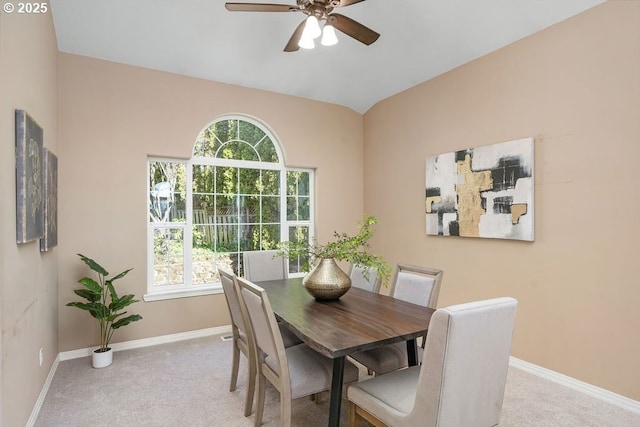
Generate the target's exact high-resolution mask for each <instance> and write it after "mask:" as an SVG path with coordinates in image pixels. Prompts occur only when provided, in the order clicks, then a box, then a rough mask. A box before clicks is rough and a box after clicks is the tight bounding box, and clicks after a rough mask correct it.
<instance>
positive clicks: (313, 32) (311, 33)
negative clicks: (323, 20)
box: [302, 15, 322, 40]
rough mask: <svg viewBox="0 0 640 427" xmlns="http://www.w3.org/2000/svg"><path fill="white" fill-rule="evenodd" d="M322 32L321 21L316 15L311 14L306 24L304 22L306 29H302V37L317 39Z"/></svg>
mask: <svg viewBox="0 0 640 427" xmlns="http://www.w3.org/2000/svg"><path fill="white" fill-rule="evenodd" d="M320 34H322V31H320V23H318V18H316V17H315V16H314V15H309V17H308V18H307V22H306V24H304V30H302V38H305V36H306V37H307V38H310V39H311V40H313V39H317V38H318V37H320Z"/></svg>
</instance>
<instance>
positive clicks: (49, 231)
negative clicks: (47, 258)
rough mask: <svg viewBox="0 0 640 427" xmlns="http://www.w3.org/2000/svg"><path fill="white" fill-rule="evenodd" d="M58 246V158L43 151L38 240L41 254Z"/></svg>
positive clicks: (45, 150)
mask: <svg viewBox="0 0 640 427" xmlns="http://www.w3.org/2000/svg"><path fill="white" fill-rule="evenodd" d="M57 244H58V158H57V157H56V155H55V154H53V153H52V152H51V151H49V150H48V149H47V148H46V147H45V149H44V237H43V238H42V239H40V250H41V251H43V252H46V251H48V250H49V249H51V248H54V247H55V246H57Z"/></svg>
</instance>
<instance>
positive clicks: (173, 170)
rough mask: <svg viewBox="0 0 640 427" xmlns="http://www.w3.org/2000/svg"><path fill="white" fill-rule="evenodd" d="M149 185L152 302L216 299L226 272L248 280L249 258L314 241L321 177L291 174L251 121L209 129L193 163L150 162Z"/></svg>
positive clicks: (264, 131) (295, 266)
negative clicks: (287, 243)
mask: <svg viewBox="0 0 640 427" xmlns="http://www.w3.org/2000/svg"><path fill="white" fill-rule="evenodd" d="M148 183H149V203H148V206H149V215H148V216H149V220H148V245H147V253H148V257H147V258H148V271H147V273H148V274H147V278H148V279H147V283H148V285H147V294H146V295H145V299H146V300H152V299H164V298H171V297H179V296H192V295H194V294H196V295H197V294H206V293H212V292H214V291H215V290H219V289H220V285H219V275H218V272H217V267H218V266H220V267H222V268H227V269H232V270H234V271H235V272H236V274H239V275H243V273H244V271H243V265H242V254H243V253H244V252H246V251H258V250H268V249H274V248H275V247H276V245H277V243H278V242H280V241H283V240H288V239H289V236H291V238H292V239H300V238H303V239H310V238H311V237H312V236H313V229H312V224H313V222H312V218H311V216H312V212H313V210H312V204H313V194H312V193H313V185H312V183H313V171H312V170H309V169H287V168H286V167H285V165H284V161H283V156H282V150H281V149H280V145H279V144H278V142H277V141H276V139H275V137H274V136H273V134H272V133H271V132H270V131H269V130H268V128H266V127H265V126H264V125H262V124H261V123H259V122H257V121H255V120H253V119H250V118H247V117H239V116H230V117H223V118H220V119H217V120H216V121H214V122H213V123H211V124H210V125H208V126H206V127H205V128H204V129H203V130H202V131H201V132H200V134H199V135H198V137H197V139H196V142H195V144H194V148H193V153H192V157H191V159H189V160H178V159H162V158H150V159H149V161H148ZM300 272H301V269H300V265H299V263H297V262H291V263H290V273H291V275H292V276H293V275H296V273H300Z"/></svg>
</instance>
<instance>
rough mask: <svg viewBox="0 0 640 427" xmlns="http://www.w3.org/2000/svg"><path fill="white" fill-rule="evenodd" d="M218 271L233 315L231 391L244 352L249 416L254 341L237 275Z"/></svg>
mask: <svg viewBox="0 0 640 427" xmlns="http://www.w3.org/2000/svg"><path fill="white" fill-rule="evenodd" d="M218 273H220V282H221V283H222V290H223V291H224V297H225V300H226V301H227V307H228V308H229V314H230V315H231V332H232V335H233V356H232V357H233V358H232V366H231V384H230V386H229V391H235V389H236V385H237V381H238V369H239V367H240V353H242V354H244V356H245V357H246V358H247V362H248V363H247V365H248V367H249V375H248V376H247V378H248V381H247V396H246V399H245V405H244V416H245V417H248V416H249V415H251V409H252V406H253V396H254V394H255V383H256V382H255V380H256V372H257V371H256V364H255V361H254V360H253V358H252V357H251V355H252V354H253V353H254V349H253V345H254V342H253V340H250V339H249V335H248V331H247V325H246V324H245V321H244V317H243V315H242V309H241V307H240V299H239V298H240V297H239V293H238V289H237V278H236V275H235V274H233V273H231V272H228V271H226V270H223V269H221V268H219V269H218Z"/></svg>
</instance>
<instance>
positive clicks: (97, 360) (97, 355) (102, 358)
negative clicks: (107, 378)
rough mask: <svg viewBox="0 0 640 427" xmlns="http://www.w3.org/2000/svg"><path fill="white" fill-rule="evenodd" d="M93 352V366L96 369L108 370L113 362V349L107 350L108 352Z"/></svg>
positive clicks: (96, 350)
mask: <svg viewBox="0 0 640 427" xmlns="http://www.w3.org/2000/svg"><path fill="white" fill-rule="evenodd" d="M98 350H99V349H95V350H93V353H92V354H91V366H93V367H94V368H106V367H107V366H109V365H111V363H112V362H113V350H111V347H109V348H107V351H102V352H101V351H98Z"/></svg>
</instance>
